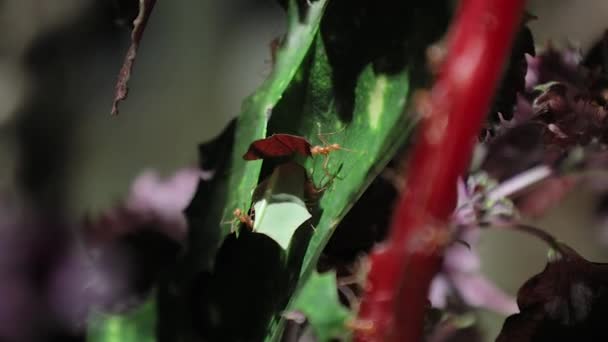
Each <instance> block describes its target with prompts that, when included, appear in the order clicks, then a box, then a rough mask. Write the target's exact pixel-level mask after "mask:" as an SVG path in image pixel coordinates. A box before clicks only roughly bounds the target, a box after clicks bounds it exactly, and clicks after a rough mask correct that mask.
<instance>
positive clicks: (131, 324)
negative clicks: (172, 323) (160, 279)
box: [87, 296, 156, 342]
mask: <svg viewBox="0 0 608 342" xmlns="http://www.w3.org/2000/svg"><path fill="white" fill-rule="evenodd" d="M155 325H156V301H155V299H154V296H151V297H150V298H149V299H148V300H147V301H146V302H145V303H144V304H142V305H141V306H139V307H138V308H136V309H134V310H133V311H130V312H128V313H126V314H122V315H110V314H103V313H98V314H96V315H95V316H94V317H93V318H92V322H91V324H90V327H89V331H88V333H87V341H88V342H155V341H156V337H155V329H156V328H155Z"/></svg>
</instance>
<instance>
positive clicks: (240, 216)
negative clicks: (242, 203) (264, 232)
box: [222, 208, 253, 231]
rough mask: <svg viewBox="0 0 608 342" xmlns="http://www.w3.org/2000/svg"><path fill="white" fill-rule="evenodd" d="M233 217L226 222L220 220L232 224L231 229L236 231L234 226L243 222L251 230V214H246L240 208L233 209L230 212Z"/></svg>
mask: <svg viewBox="0 0 608 342" xmlns="http://www.w3.org/2000/svg"><path fill="white" fill-rule="evenodd" d="M232 215H233V216H234V218H233V219H232V220H230V221H227V222H222V223H223V224H230V225H232V228H231V231H236V229H235V227H236V226H237V225H238V224H239V223H240V224H244V225H245V226H246V227H247V228H248V229H249V230H253V218H252V217H253V214H246V213H245V212H244V211H243V210H241V209H240V208H236V209H234V211H233V212H232Z"/></svg>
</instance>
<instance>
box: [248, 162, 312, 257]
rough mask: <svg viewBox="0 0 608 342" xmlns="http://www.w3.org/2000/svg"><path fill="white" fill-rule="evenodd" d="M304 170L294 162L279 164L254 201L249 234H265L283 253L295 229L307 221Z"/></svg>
mask: <svg viewBox="0 0 608 342" xmlns="http://www.w3.org/2000/svg"><path fill="white" fill-rule="evenodd" d="M306 182H307V179H306V171H305V170H304V168H303V167H301V166H300V165H298V164H295V163H287V164H282V165H279V166H278V167H277V168H276V169H275V170H274V172H273V173H272V175H271V176H270V179H269V181H268V182H265V183H264V185H265V186H266V191H265V193H264V196H263V197H262V199H260V200H259V201H257V202H256V203H255V204H254V205H253V208H254V210H255V221H254V223H253V231H255V232H258V233H262V234H266V235H268V236H269V237H270V238H272V239H273V240H275V241H276V242H277V243H278V244H279V245H280V246H281V247H282V248H283V249H285V250H287V248H288V247H289V243H290V242H291V238H292V237H293V235H294V233H295V231H296V229H298V227H300V226H302V224H304V223H305V222H306V221H308V220H309V219H310V218H311V215H310V212H308V209H307V208H306V203H305V202H304V186H305V183H306Z"/></svg>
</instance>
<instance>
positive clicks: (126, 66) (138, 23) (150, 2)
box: [112, 0, 156, 115]
mask: <svg viewBox="0 0 608 342" xmlns="http://www.w3.org/2000/svg"><path fill="white" fill-rule="evenodd" d="M155 4H156V0H139V12H138V14H137V17H136V18H135V20H133V30H132V31H131V46H130V47H129V50H128V51H127V55H126V56H125V60H124V62H123V64H122V67H121V68H120V72H119V73H118V81H116V86H115V88H114V102H113V103H112V115H118V103H119V102H120V101H122V100H124V99H126V98H127V94H128V92H129V86H128V83H129V79H130V78H131V71H132V70H133V64H134V63H135V57H136V56H137V49H138V48H139V43H140V42H141V38H142V37H143V34H144V30H145V29H146V24H147V23H148V19H149V18H150V14H152V9H154V5H155Z"/></svg>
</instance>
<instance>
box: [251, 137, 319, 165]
mask: <svg viewBox="0 0 608 342" xmlns="http://www.w3.org/2000/svg"><path fill="white" fill-rule="evenodd" d="M310 147H311V145H310V143H309V142H308V140H306V139H305V138H302V137H299V136H297V135H291V134H273V135H271V136H269V137H268V138H265V139H259V140H256V141H254V142H252V143H251V145H249V150H247V153H245V155H243V159H245V160H256V159H267V158H280V157H291V156H293V155H294V154H300V155H303V156H310V155H311V153H310Z"/></svg>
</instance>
